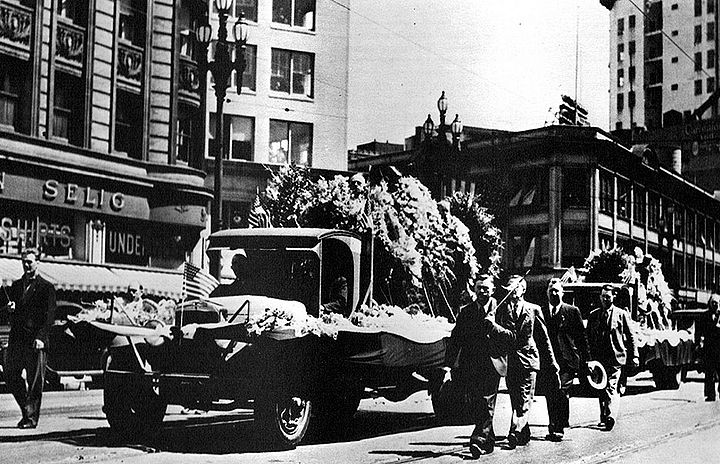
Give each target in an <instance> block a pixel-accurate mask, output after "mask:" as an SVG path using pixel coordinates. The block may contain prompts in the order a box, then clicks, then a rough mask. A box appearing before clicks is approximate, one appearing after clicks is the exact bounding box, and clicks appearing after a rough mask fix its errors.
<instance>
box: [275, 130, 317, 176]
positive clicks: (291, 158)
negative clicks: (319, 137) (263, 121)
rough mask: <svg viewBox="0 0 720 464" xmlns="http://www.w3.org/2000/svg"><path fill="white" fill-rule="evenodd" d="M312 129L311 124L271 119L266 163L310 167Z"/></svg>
mask: <svg viewBox="0 0 720 464" xmlns="http://www.w3.org/2000/svg"><path fill="white" fill-rule="evenodd" d="M312 129H313V128H312V124H306V123H301V122H290V121H279V120H275V119H271V120H270V146H269V153H268V161H269V162H271V163H278V164H287V163H294V164H299V165H303V166H310V165H311V162H312Z"/></svg>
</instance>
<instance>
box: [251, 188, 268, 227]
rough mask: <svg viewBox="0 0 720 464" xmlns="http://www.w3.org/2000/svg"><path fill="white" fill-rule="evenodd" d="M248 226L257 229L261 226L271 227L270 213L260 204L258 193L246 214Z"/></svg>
mask: <svg viewBox="0 0 720 464" xmlns="http://www.w3.org/2000/svg"><path fill="white" fill-rule="evenodd" d="M248 227H249V228H250V229H257V228H261V227H272V223H271V222H270V213H268V212H267V210H266V209H265V208H263V206H262V205H261V204H260V195H259V194H256V195H255V201H254V202H253V205H252V208H251V209H250V214H249V215H248Z"/></svg>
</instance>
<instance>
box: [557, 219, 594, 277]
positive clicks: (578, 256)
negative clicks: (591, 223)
mask: <svg viewBox="0 0 720 464" xmlns="http://www.w3.org/2000/svg"><path fill="white" fill-rule="evenodd" d="M562 237H563V239H562V262H561V266H562V267H570V266H575V267H577V268H580V267H582V266H583V264H584V263H585V258H587V251H588V250H589V249H590V238H589V237H588V233H587V231H585V230H574V229H566V228H563V230H562Z"/></svg>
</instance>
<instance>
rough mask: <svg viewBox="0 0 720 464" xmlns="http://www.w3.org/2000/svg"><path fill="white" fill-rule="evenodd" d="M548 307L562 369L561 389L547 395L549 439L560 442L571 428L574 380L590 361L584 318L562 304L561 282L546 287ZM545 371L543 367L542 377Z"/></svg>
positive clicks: (549, 325) (547, 317)
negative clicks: (571, 389) (566, 429)
mask: <svg viewBox="0 0 720 464" xmlns="http://www.w3.org/2000/svg"><path fill="white" fill-rule="evenodd" d="M547 297H548V305H547V306H546V307H544V308H543V313H544V315H545V320H546V321H547V328H548V334H549V336H550V342H551V343H552V347H553V352H554V353H555V358H556V359H557V362H558V365H559V368H560V381H559V385H558V387H559V388H552V387H551V386H548V389H547V391H546V393H545V399H546V403H547V410H548V417H549V419H550V423H549V425H548V432H549V433H548V435H547V437H546V438H547V439H548V440H550V441H561V440H562V439H563V435H564V432H565V428H566V427H569V426H570V423H569V418H570V387H571V386H572V383H573V380H574V379H575V376H576V375H577V374H578V373H580V372H585V370H586V369H587V367H586V366H587V361H588V359H589V358H590V353H589V351H588V342H587V337H586V336H585V326H584V325H583V321H582V315H581V314H580V310H579V309H578V308H577V307H576V306H572V305H569V304H567V303H564V302H563V300H562V299H563V286H562V282H561V281H560V279H558V278H553V279H550V282H549V283H548V287H547ZM544 371H545V368H544V367H543V373H544Z"/></svg>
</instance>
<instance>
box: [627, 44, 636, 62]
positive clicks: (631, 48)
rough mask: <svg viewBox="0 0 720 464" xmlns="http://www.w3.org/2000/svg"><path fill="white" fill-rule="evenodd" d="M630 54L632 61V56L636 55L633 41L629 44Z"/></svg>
mask: <svg viewBox="0 0 720 464" xmlns="http://www.w3.org/2000/svg"><path fill="white" fill-rule="evenodd" d="M628 53H629V54H630V59H632V56H633V55H634V54H635V41H634V40H631V41H630V42H629V43H628Z"/></svg>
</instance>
